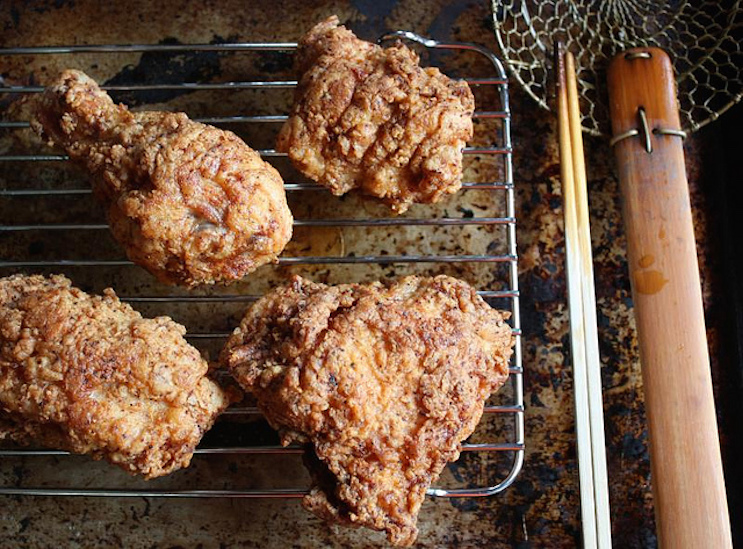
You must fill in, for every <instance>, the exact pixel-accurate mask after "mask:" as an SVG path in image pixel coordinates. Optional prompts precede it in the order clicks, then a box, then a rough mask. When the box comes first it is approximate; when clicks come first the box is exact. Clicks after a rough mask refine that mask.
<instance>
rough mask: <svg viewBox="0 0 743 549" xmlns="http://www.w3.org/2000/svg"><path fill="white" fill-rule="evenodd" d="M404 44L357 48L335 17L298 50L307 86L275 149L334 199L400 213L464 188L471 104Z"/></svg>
mask: <svg viewBox="0 0 743 549" xmlns="http://www.w3.org/2000/svg"><path fill="white" fill-rule="evenodd" d="M418 62H419V58H418V56H417V55H416V54H415V52H413V51H412V50H410V49H408V48H407V47H406V46H404V45H403V44H402V43H399V42H398V43H397V44H395V45H393V46H391V47H389V48H386V49H383V48H381V47H380V46H377V45H376V44H371V43H369V42H365V41H363V40H359V39H358V38H356V36H355V35H354V34H353V33H352V32H351V31H349V30H347V29H346V28H345V27H342V26H339V25H338V18H337V17H335V16H333V17H331V18H329V19H327V20H326V21H323V22H322V23H319V24H318V25H316V26H315V27H314V28H313V29H312V30H310V32H309V33H307V34H306V35H305V36H304V37H303V38H302V40H301V41H300V42H299V49H298V51H297V60H296V65H297V68H298V70H299V72H300V73H301V75H302V76H301V79H300V81H299V85H298V87H297V90H296V93H295V96H294V107H293V110H292V113H291V116H290V117H289V120H288V121H287V122H286V123H285V124H284V126H283V128H282V129H281V133H280V134H279V138H278V144H277V149H278V150H279V151H282V152H286V153H289V157H290V158H291V160H292V162H293V163H294V165H295V167H296V168H297V169H298V170H300V171H301V172H302V173H303V174H304V175H306V176H307V177H309V178H311V179H313V180H314V181H316V182H318V183H320V184H321V185H324V186H325V187H327V188H328V189H330V191H331V192H332V193H333V194H335V195H342V194H344V193H346V192H348V191H350V190H351V189H360V190H361V192H362V193H364V194H367V195H371V196H376V197H378V198H381V199H382V201H383V202H385V203H386V204H387V205H389V206H390V207H391V208H392V210H393V211H394V212H396V213H403V212H404V211H406V210H407V209H408V207H409V206H410V204H411V203H413V202H423V203H431V202H437V201H438V200H440V199H441V198H442V197H443V196H445V195H446V194H451V193H455V192H457V191H458V190H459V188H460V187H461V179H462V147H464V144H465V142H466V141H467V140H468V139H471V138H472V132H473V128H472V113H473V112H474V108H475V101H474V98H473V95H472V92H471V91H470V89H469V86H467V83H466V82H461V81H460V82H456V81H454V80H451V79H449V78H448V77H446V76H445V75H443V74H441V73H440V72H439V70H438V69H436V68H426V69H423V68H421V67H420V66H419V64H418Z"/></svg>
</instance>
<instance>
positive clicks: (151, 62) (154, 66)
mask: <svg viewBox="0 0 743 549" xmlns="http://www.w3.org/2000/svg"><path fill="white" fill-rule="evenodd" d="M234 41H235V37H228V38H223V37H221V36H217V35H215V36H214V38H213V39H212V40H211V41H210V42H209V43H210V44H221V43H227V42H234ZM181 43H182V42H180V41H179V40H178V39H176V38H165V39H163V40H161V41H160V42H159V44H165V45H176V44H181ZM226 53H228V52H217V51H186V52H177V51H176V52H169V51H152V52H144V53H142V56H141V57H140V59H139V63H137V64H136V65H127V66H125V67H124V68H123V69H122V70H120V71H119V72H118V73H117V74H116V76H114V77H113V78H110V79H109V80H107V81H106V82H105V84H104V85H106V86H125V85H146V84H182V83H184V82H212V81H214V79H215V78H216V77H218V76H220V74H221V68H220V59H221V58H222V57H223V56H224V55H225V54H226ZM187 93H191V90H142V91H112V92H110V95H111V98H112V99H113V100H114V101H115V102H117V103H125V104H127V105H129V106H138V105H146V104H150V103H165V102H167V101H170V100H172V99H174V98H176V97H179V96H181V95H184V94H187Z"/></svg>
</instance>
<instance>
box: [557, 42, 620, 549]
mask: <svg viewBox="0 0 743 549" xmlns="http://www.w3.org/2000/svg"><path fill="white" fill-rule="evenodd" d="M555 55H556V58H557V59H556V61H557V63H556V65H557V111H558V128H559V138H560V166H561V175H562V191H563V204H564V212H565V255H566V262H567V284H568V311H569V314H570V344H571V349H572V356H573V379H574V385H575V387H574V392H575V420H576V432H577V442H578V476H579V482H580V498H581V518H582V526H583V547H586V548H598V549H608V548H610V547H611V519H610V516H609V486H608V480H607V474H606V446H605V441H604V409H603V401H602V397H601V359H600V357H599V343H598V328H597V324H596V291H595V286H594V281H593V254H592V252H591V232H590V228H589V218H588V193H587V190H586V166H585V158H584V156H583V137H582V135H581V116H580V107H579V106H578V84H577V80H576V75H575V58H574V57H573V55H572V54H571V53H570V52H565V51H564V48H563V46H562V45H561V44H558V45H557V48H556V52H555Z"/></svg>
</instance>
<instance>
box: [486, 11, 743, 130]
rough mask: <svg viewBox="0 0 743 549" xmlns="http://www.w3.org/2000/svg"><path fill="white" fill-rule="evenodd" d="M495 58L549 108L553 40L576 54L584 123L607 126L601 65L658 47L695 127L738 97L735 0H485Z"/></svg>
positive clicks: (742, 56) (740, 55)
mask: <svg viewBox="0 0 743 549" xmlns="http://www.w3.org/2000/svg"><path fill="white" fill-rule="evenodd" d="M492 3H493V20H494V23H495V34H496V38H497V40H498V43H499V45H500V48H501V50H502V51H501V54H502V58H503V59H504V61H505V62H506V64H507V65H508V67H509V69H510V71H511V73H512V74H513V76H514V77H515V78H516V79H517V80H518V81H519V82H520V83H521V84H522V86H523V87H524V89H525V90H526V91H527V92H528V93H529V95H531V96H532V97H533V98H534V99H536V100H537V102H538V103H539V105H541V106H542V107H544V108H545V109H549V103H550V102H551V101H550V100H549V98H550V97H551V96H553V95H554V91H553V90H554V86H553V83H552V81H551V80H550V78H551V75H552V73H553V71H552V64H553V47H554V44H555V42H556V41H557V40H561V41H563V42H564V43H565V45H566V48H567V49H569V50H570V51H571V52H573V54H574V55H575V57H576V65H577V67H576V69H577V73H578V75H577V76H578V86H579V91H580V95H581V102H582V104H581V112H582V113H583V129H584V130H585V131H586V132H588V133H590V134H592V135H608V134H609V133H610V127H609V117H608V109H607V107H606V105H607V99H606V93H607V92H606V84H605V83H606V67H607V65H608V61H609V60H610V59H611V58H612V57H613V56H614V55H615V54H617V53H619V52H621V51H624V50H626V49H628V48H631V47H639V46H645V47H652V46H654V47H659V48H663V49H664V50H665V51H666V52H668V54H669V55H670V56H671V59H672V61H673V65H674V70H675V72H676V80H677V84H678V92H679V104H680V110H681V125H682V126H683V129H685V130H686V131H695V130H697V129H699V128H701V127H702V126H704V125H705V124H707V123H709V122H711V121H712V120H715V119H716V118H717V117H718V116H720V114H722V113H723V112H725V111H726V110H727V109H728V108H730V107H731V106H732V105H733V104H735V103H736V102H738V101H739V100H740V99H741V97H743V87H742V86H741V67H742V66H743V51H742V50H741V41H742V38H743V15H742V14H741V12H740V9H739V8H740V0H722V1H719V2H718V1H698V2H682V1H671V2H661V1H654V0H593V1H592V0H557V1H555V2H540V1H519V0H492Z"/></svg>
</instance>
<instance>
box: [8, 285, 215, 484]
mask: <svg viewBox="0 0 743 549" xmlns="http://www.w3.org/2000/svg"><path fill="white" fill-rule="evenodd" d="M185 332H186V330H185V328H184V327H183V326H181V325H179V324H176V323H175V322H173V321H172V320H171V319H169V318H168V317H158V318H153V319H145V318H142V316H141V315H140V314H139V313H138V312H136V311H135V310H133V309H132V308H131V307H130V306H129V305H126V304H123V303H121V302H120V301H119V300H118V298H117V297H116V294H114V292H113V291H112V290H110V289H109V290H106V291H105V292H104V295H103V296H91V295H88V294H86V293H85V292H83V291H81V290H78V289H77V288H73V287H72V286H71V283H70V281H69V280H67V279H66V278H65V277H63V276H52V277H50V278H44V277H42V276H23V275H14V276H11V277H7V278H2V279H0V439H3V438H11V439H14V440H16V441H18V442H23V443H25V442H30V441H34V442H38V443H41V444H44V445H46V446H51V447H55V448H60V449H64V450H68V451H70V452H75V453H79V454H90V455H91V456H93V457H94V458H95V459H106V460H108V461H109V462H111V463H113V464H116V465H118V466H119V467H121V468H122V469H124V470H126V471H128V472H129V473H137V474H141V475H143V476H145V477H146V478H154V477H158V476H161V475H165V474H168V473H170V472H172V471H175V470H177V469H179V468H181V467H186V466H188V464H189V463H190V461H191V456H192V454H193V451H194V448H196V445H197V444H198V443H199V441H200V440H201V437H202V435H203V434H204V433H205V432H206V431H207V430H208V429H209V428H210V427H211V425H212V424H213V423H214V420H215V418H216V417H217V415H218V414H219V413H220V412H221V411H223V410H224V409H225V408H226V407H227V405H228V404H229V398H228V396H227V394H226V393H225V392H224V391H222V389H220V387H219V386H218V385H216V384H215V383H214V382H213V381H211V380H210V379H209V378H207V377H206V372H207V363H206V361H205V360H204V359H203V358H202V357H201V355H200V354H199V351H198V350H196V349H195V348H194V347H192V346H191V345H189V344H188V343H186V341H185V339H183V335H184V334H185Z"/></svg>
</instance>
